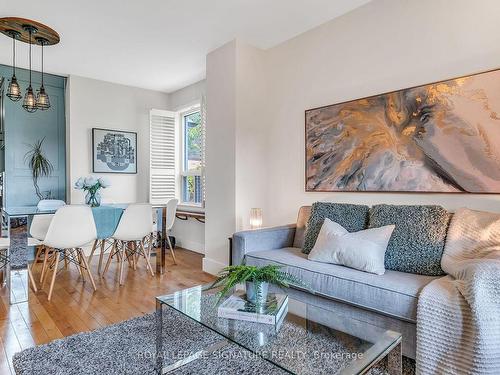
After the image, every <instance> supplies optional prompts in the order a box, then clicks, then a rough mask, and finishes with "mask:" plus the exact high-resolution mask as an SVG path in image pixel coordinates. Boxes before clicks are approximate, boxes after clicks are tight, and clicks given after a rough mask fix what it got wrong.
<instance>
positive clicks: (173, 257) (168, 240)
mask: <svg viewBox="0 0 500 375" xmlns="http://www.w3.org/2000/svg"><path fill="white" fill-rule="evenodd" d="M167 242H168V247H169V248H170V252H171V253H172V259H173V260H174V264H177V261H176V260H175V254H174V249H173V248H172V244H171V243H170V237H169V236H168V234H167Z"/></svg>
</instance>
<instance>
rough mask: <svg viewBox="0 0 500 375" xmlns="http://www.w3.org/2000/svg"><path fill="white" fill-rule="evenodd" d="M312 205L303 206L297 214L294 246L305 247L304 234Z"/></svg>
mask: <svg viewBox="0 0 500 375" xmlns="http://www.w3.org/2000/svg"><path fill="white" fill-rule="evenodd" d="M311 208H312V207H311V206H302V207H300V208H299V214H298V215H297V224H296V225H295V237H294V238H293V247H300V248H301V249H302V248H303V247H304V236H305V235H306V227H307V222H308V221H309V217H310V216H311Z"/></svg>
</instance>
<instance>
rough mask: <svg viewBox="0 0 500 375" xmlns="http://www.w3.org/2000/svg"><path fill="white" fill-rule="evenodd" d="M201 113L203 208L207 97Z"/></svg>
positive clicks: (203, 199)
mask: <svg viewBox="0 0 500 375" xmlns="http://www.w3.org/2000/svg"><path fill="white" fill-rule="evenodd" d="M200 111H201V131H202V133H201V134H202V142H201V145H202V146H201V171H202V172H201V173H202V174H201V186H202V195H203V198H202V206H203V207H205V201H206V197H207V195H206V189H205V186H206V177H205V176H206V175H205V166H206V158H205V149H206V143H207V100H206V98H205V96H202V97H201V105H200Z"/></svg>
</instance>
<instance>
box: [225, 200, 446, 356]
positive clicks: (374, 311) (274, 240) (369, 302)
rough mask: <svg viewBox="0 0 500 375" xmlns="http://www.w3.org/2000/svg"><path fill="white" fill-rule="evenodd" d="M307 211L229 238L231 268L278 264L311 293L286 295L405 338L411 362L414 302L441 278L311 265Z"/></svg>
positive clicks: (301, 209) (302, 291)
mask: <svg viewBox="0 0 500 375" xmlns="http://www.w3.org/2000/svg"><path fill="white" fill-rule="evenodd" d="M310 213H311V207H310V206H306V207H301V208H300V210H299V215H298V219H297V223H296V224H292V225H286V226H279V227H273V228H265V229H260V230H252V231H243V232H238V233H235V234H234V235H233V255H232V256H233V258H232V262H233V264H240V263H241V262H242V261H243V260H245V261H246V264H249V265H256V266H264V265H267V264H279V265H282V266H284V268H283V270H284V271H286V272H289V273H291V274H293V275H295V276H297V277H299V278H300V279H301V280H303V281H305V282H306V283H307V284H308V285H309V286H310V288H311V290H312V293H311V292H307V291H304V290H300V289H298V288H293V289H289V290H288V291H287V293H289V294H291V295H293V296H295V297H297V298H299V299H303V300H304V299H305V300H307V301H308V302H310V303H313V304H316V305H318V306H321V307H325V308H327V309H331V310H332V311H333V310H335V311H339V312H341V313H342V314H347V315H348V316H352V317H353V318H355V319H358V320H363V321H367V322H370V323H372V324H374V325H376V326H379V327H383V328H386V329H392V330H395V331H398V332H401V333H402V334H403V354H404V355H405V356H407V357H410V358H415V346H416V320H417V301H418V295H419V293H420V291H421V290H422V288H423V287H424V286H425V285H427V284H428V283H430V282H431V281H432V280H434V279H436V278H439V277H440V276H422V275H416V274H411V273H405V272H398V271H390V270H387V271H386V272H385V274H384V275H375V274H370V273H366V272H361V271H357V270H354V269H351V268H347V267H344V266H338V265H334V264H325V263H318V262H313V261H310V260H308V259H307V255H306V254H303V253H302V252H301V248H302V245H303V241H304V233H305V227H306V223H307V220H308V218H309V215H310Z"/></svg>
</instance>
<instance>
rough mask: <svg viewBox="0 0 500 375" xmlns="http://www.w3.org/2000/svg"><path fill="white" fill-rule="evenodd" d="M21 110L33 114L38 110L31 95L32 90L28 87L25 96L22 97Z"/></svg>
mask: <svg viewBox="0 0 500 375" xmlns="http://www.w3.org/2000/svg"><path fill="white" fill-rule="evenodd" d="M23 108H24V109H25V110H26V111H27V112H30V113H33V112H35V111H36V110H37V109H38V108H37V106H36V97H35V94H34V93H33V88H32V87H31V85H29V87H28V89H27V90H26V94H25V95H24V102H23Z"/></svg>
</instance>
